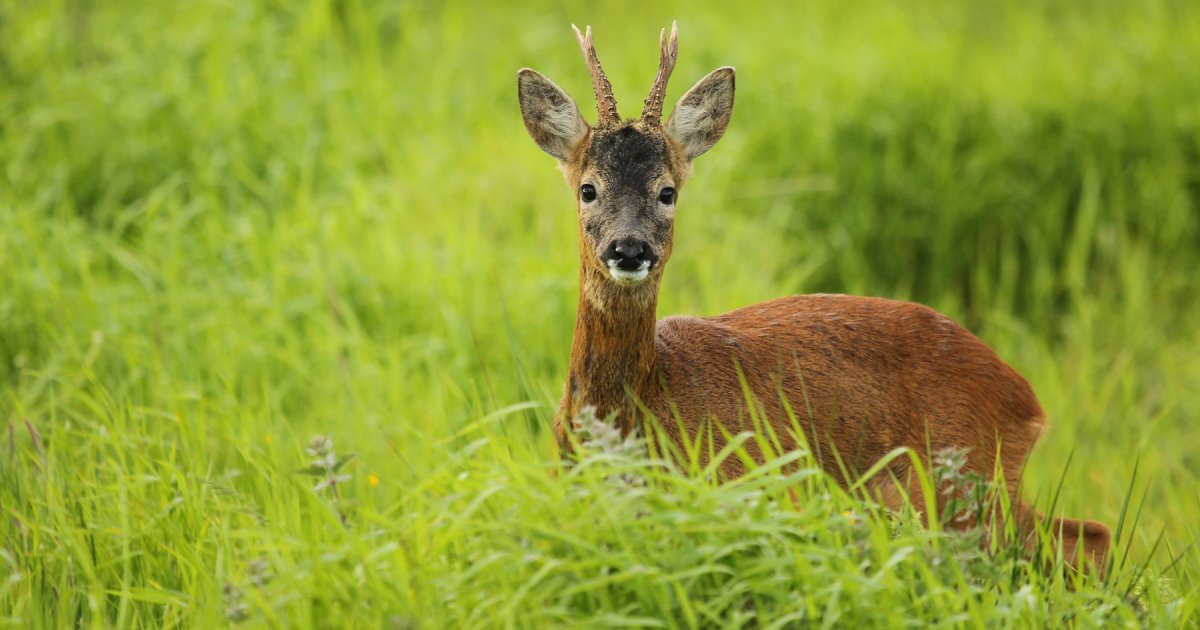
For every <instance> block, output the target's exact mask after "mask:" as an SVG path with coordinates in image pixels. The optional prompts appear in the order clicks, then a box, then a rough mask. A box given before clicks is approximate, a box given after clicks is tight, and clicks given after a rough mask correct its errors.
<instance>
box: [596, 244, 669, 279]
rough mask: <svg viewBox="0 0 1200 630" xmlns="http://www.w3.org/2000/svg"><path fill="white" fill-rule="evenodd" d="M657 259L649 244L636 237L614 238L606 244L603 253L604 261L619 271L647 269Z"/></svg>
mask: <svg viewBox="0 0 1200 630" xmlns="http://www.w3.org/2000/svg"><path fill="white" fill-rule="evenodd" d="M657 261H658V256H655V255H654V252H653V251H652V250H651V249H650V244H649V243H647V242H646V241H643V240H641V239H636V238H619V239H616V240H614V241H613V242H611V243H609V244H608V248H607V250H606V251H605V253H604V262H606V263H608V266H609V267H616V268H617V269H620V270H621V271H637V270H639V269H649V268H650V267H652V266H654V263H655V262H657Z"/></svg>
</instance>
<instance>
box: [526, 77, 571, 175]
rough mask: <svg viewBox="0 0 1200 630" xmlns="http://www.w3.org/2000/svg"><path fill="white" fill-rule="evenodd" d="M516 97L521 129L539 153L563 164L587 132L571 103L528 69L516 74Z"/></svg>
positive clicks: (548, 81)
mask: <svg viewBox="0 0 1200 630" xmlns="http://www.w3.org/2000/svg"><path fill="white" fill-rule="evenodd" d="M517 96H518V97H519V98H520V100H521V117H522V118H524V119H525V129H526V130H527V131H529V135H530V136H533V141H534V142H536V143H537V145H538V146H539V147H541V148H542V150H543V151H545V152H546V153H549V154H550V155H553V156H554V157H556V158H558V159H559V160H560V161H564V162H565V161H567V160H568V159H570V157H571V153H572V151H574V149H575V147H576V146H577V145H578V144H579V143H580V141H582V140H583V138H584V136H586V135H587V132H588V124H587V123H586V122H585V121H584V120H583V116H581V115H580V114H579V108H578V107H576V106H575V101H573V100H571V97H570V96H567V93H566V92H564V91H563V90H562V88H560V87H558V86H557V85H555V84H554V82H553V81H551V80H550V79H547V78H546V77H545V76H544V75H542V74H541V73H539V72H536V71H534V70H530V69H529V68H524V69H522V70H521V71H520V72H518V73H517Z"/></svg>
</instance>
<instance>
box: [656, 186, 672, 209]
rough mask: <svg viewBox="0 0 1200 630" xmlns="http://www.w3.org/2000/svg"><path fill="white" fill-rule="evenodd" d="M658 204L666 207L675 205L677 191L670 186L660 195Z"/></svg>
mask: <svg viewBox="0 0 1200 630" xmlns="http://www.w3.org/2000/svg"><path fill="white" fill-rule="evenodd" d="M658 202H659V203H661V204H663V205H664V206H669V205H671V204H673V203H675V189H674V188H671V187H670V186H667V187H666V188H664V189H662V192H660V193H658Z"/></svg>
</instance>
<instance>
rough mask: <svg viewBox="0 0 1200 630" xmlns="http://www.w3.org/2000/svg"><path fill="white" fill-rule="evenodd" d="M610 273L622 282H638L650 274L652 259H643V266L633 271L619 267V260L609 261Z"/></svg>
mask: <svg viewBox="0 0 1200 630" xmlns="http://www.w3.org/2000/svg"><path fill="white" fill-rule="evenodd" d="M608 274H609V275H610V276H612V277H613V279H614V280H616V281H617V282H620V283H621V284H637V283H639V282H641V281H642V280H645V279H646V277H647V276H649V275H650V261H649V260H643V261H642V264H641V266H639V267H638V268H637V269H635V270H633V271H625V270H624V269H620V268H618V267H617V261H615V260H610V261H608Z"/></svg>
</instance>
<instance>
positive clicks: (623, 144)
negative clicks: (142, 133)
mask: <svg viewBox="0 0 1200 630" xmlns="http://www.w3.org/2000/svg"><path fill="white" fill-rule="evenodd" d="M677 162H678V158H677V156H675V155H674V154H673V151H672V148H671V146H670V144H669V143H668V141H667V138H666V136H665V135H664V134H663V132H662V130H661V129H657V128H647V127H645V126H643V125H640V124H638V123H637V122H633V123H628V124H625V125H622V126H620V127H617V128H613V129H596V130H593V132H592V134H591V141H590V142H589V143H588V146H587V148H586V149H585V150H584V151H583V152H582V156H581V160H580V163H579V165H578V176H579V177H580V182H581V183H600V184H603V185H604V186H606V187H608V188H621V189H626V190H629V189H633V190H636V191H639V192H645V193H652V194H657V193H658V190H657V187H658V186H666V185H670V186H678V185H679V184H680V183H682V177H681V173H680V172H679V169H677V168H676V165H677ZM588 179H595V180H597V181H596V182H589V181H587V180H588Z"/></svg>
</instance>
